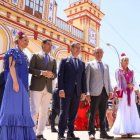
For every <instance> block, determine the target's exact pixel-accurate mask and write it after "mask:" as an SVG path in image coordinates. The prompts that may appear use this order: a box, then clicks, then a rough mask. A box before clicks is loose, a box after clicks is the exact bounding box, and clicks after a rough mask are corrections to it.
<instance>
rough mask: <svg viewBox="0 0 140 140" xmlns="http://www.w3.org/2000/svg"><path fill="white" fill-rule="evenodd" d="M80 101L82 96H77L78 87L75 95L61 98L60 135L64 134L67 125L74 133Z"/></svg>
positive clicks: (70, 131)
mask: <svg viewBox="0 0 140 140" xmlns="http://www.w3.org/2000/svg"><path fill="white" fill-rule="evenodd" d="M79 101H80V96H77V94H76V88H75V92H74V93H73V95H71V96H66V97H65V98H61V99H60V114H59V124H58V129H59V135H61V136H62V135H64V133H65V129H66V127H67V128H68V133H70V134H72V133H73V131H74V122H75V118H76V114H77V111H78V106H79Z"/></svg>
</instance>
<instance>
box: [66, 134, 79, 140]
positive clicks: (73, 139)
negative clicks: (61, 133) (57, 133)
mask: <svg viewBox="0 0 140 140" xmlns="http://www.w3.org/2000/svg"><path fill="white" fill-rule="evenodd" d="M67 140H80V138H79V137H76V136H75V135H74V133H71V134H70V133H68V134H67Z"/></svg>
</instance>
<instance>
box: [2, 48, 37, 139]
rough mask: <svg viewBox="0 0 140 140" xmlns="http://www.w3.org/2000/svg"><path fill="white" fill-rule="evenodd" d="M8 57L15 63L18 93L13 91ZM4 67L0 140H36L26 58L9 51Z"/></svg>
mask: <svg viewBox="0 0 140 140" xmlns="http://www.w3.org/2000/svg"><path fill="white" fill-rule="evenodd" d="M10 56H11V57H12V60H14V61H15V62H16V63H15V69H16V75H17V80H18V83H19V91H18V92H15V91H14V90H13V80H12V77H11V74H10V72H9V57H10ZM4 66H5V68H4V70H5V80H6V85H5V91H4V96H3V101H2V106H1V110H0V140H36V137H35V133H34V131H33V127H34V123H33V120H32V118H31V114H30V107H29V95H28V60H27V57H26V55H25V54H24V53H23V52H22V51H20V50H19V49H18V48H14V49H10V50H9V51H8V52H7V53H6V54H5V57H4Z"/></svg>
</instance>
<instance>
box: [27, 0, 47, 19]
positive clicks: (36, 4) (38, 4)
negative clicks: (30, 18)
mask: <svg viewBox="0 0 140 140" xmlns="http://www.w3.org/2000/svg"><path fill="white" fill-rule="evenodd" d="M43 3H44V0H26V5H25V11H26V12H28V13H29V14H32V15H34V16H36V17H38V18H42V13H43Z"/></svg>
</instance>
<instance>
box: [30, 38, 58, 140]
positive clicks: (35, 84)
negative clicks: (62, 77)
mask: <svg viewBox="0 0 140 140" xmlns="http://www.w3.org/2000/svg"><path fill="white" fill-rule="evenodd" d="M51 48H52V42H51V40H48V39H46V40H43V41H42V51H41V52H39V53H37V54H34V55H33V56H32V58H31V61H30V67H29V72H30V73H31V74H32V78H31V85H30V90H31V91H30V98H31V114H32V117H33V120H34V122H35V124H37V122H38V124H37V126H36V128H37V129H36V135H37V138H38V139H41V140H42V139H43V140H45V139H44V138H43V130H44V128H45V124H46V121H47V120H48V118H47V117H48V108H49V105H50V100H51V98H52V94H51V93H52V80H53V79H55V77H56V60H55V59H54V58H52V57H51V56H50V55H49V53H50V51H51ZM37 118H38V120H37Z"/></svg>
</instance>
